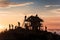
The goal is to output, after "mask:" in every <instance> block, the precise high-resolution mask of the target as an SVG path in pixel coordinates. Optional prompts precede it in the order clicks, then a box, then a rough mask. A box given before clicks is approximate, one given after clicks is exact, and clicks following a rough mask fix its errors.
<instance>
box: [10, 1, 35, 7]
mask: <svg viewBox="0 0 60 40" xmlns="http://www.w3.org/2000/svg"><path fill="white" fill-rule="evenodd" d="M31 4H34V3H33V2H26V3H22V4H14V5H9V7H18V6H27V5H31Z"/></svg>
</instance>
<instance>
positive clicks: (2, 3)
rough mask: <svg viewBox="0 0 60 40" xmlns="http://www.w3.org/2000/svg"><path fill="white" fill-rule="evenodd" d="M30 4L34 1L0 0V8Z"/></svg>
mask: <svg viewBox="0 0 60 40" xmlns="http://www.w3.org/2000/svg"><path fill="white" fill-rule="evenodd" d="M30 4H34V3H33V2H24V3H16V2H10V1H9V0H0V8H2V7H18V6H27V5H30Z"/></svg>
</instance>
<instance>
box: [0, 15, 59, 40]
mask: <svg viewBox="0 0 60 40" xmlns="http://www.w3.org/2000/svg"><path fill="white" fill-rule="evenodd" d="M41 22H43V20H42V19H40V18H39V17H38V15H36V16H30V17H28V18H26V16H25V20H24V24H25V25H24V27H25V28H21V27H20V22H18V26H15V29H13V27H14V25H13V24H12V25H11V24H9V30H5V31H4V32H1V33H0V40H60V35H58V34H56V32H55V33H51V32H48V31H47V27H45V30H41V27H42V23H41ZM11 27H12V29H11Z"/></svg>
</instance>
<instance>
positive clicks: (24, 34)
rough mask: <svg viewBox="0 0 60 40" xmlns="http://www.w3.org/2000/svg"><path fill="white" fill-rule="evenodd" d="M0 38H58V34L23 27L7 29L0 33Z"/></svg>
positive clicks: (28, 39) (10, 39)
mask: <svg viewBox="0 0 60 40" xmlns="http://www.w3.org/2000/svg"><path fill="white" fill-rule="evenodd" d="M0 40H60V36H59V35H57V34H53V33H51V32H46V31H37V32H36V31H31V30H25V29H23V28H17V29H15V30H9V31H5V32H2V33H1V34H0Z"/></svg>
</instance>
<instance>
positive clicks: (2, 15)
mask: <svg viewBox="0 0 60 40" xmlns="http://www.w3.org/2000/svg"><path fill="white" fill-rule="evenodd" d="M36 14H38V16H39V17H40V18H42V19H43V20H44V25H46V26H47V27H48V29H60V0H0V30H4V29H6V28H8V24H14V25H17V22H18V21H19V22H21V23H23V19H24V16H25V15H27V16H30V15H36ZM21 25H22V24H21Z"/></svg>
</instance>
